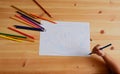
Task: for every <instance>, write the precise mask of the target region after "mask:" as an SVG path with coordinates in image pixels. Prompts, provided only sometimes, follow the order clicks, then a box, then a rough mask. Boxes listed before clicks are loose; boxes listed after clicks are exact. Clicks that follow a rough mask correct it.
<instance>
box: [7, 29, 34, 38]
mask: <svg viewBox="0 0 120 74" xmlns="http://www.w3.org/2000/svg"><path fill="white" fill-rule="evenodd" d="M8 29H10V30H12V31H15V32H17V33H20V34H22V35H24V36H27V37H29V38H32V39H35V38H34V37H33V36H31V35H28V34H26V33H23V32H21V31H19V30H17V29H15V28H12V27H8Z"/></svg>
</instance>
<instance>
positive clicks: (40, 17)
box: [30, 13, 57, 24]
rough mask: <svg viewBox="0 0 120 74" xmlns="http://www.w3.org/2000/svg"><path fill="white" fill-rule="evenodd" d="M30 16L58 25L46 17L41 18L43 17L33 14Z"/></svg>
mask: <svg viewBox="0 0 120 74" xmlns="http://www.w3.org/2000/svg"><path fill="white" fill-rule="evenodd" d="M30 14H31V15H32V16H34V17H37V18H39V19H42V20H46V21H49V22H51V23H54V24H57V23H56V22H54V21H52V20H49V19H47V18H45V17H41V16H38V15H36V14H33V13H30Z"/></svg>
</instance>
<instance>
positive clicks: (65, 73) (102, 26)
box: [0, 0, 120, 74]
mask: <svg viewBox="0 0 120 74" xmlns="http://www.w3.org/2000/svg"><path fill="white" fill-rule="evenodd" d="M38 1H39V3H40V4H41V5H42V6H43V7H44V8H45V9H46V10H47V11H48V12H49V13H50V14H51V15H52V16H53V18H52V19H53V20H60V21H79V22H89V23H90V33H91V39H92V41H91V47H90V48H91V49H92V47H93V46H94V45H96V44H101V45H106V44H108V43H112V44H113V47H114V49H113V50H111V49H110V47H109V48H106V49H105V51H106V52H107V53H108V54H109V55H111V56H112V57H113V58H115V59H116V61H118V62H120V59H119V58H120V56H119V55H120V49H119V47H120V46H119V45H120V1H119V0H38ZM11 5H15V6H17V7H19V8H21V9H23V10H25V11H27V12H31V13H35V14H38V15H41V14H42V15H43V16H44V17H47V18H49V17H48V16H47V15H46V14H45V13H44V12H43V11H42V10H41V9H40V8H39V7H38V6H37V5H36V4H35V3H34V2H33V1H32V0H0V32H5V33H11V34H18V33H16V32H13V31H11V30H9V29H7V27H8V26H13V25H15V24H21V23H19V22H17V21H15V20H12V19H10V18H9V17H10V16H14V15H15V14H16V13H15V11H16V10H15V9H13V8H12V7H10V6H11ZM39 21H40V20H39ZM21 25H22V24H21ZM101 30H104V32H103V33H101ZM21 31H22V30H21ZM24 32H26V33H29V34H31V35H33V36H34V37H35V38H36V40H35V42H27V41H24V42H15V41H11V40H6V39H2V38H0V74H2V73H6V74H13V73H16V74H19V73H22V74H23V73H24V74H26V73H32V74H37V73H38V74H109V73H108V72H109V71H108V69H107V67H106V66H105V64H104V62H103V60H102V59H101V58H100V57H98V56H96V55H92V56H91V57H47V56H39V55H38V52H39V34H40V33H39V32H35V31H25V30H24Z"/></svg>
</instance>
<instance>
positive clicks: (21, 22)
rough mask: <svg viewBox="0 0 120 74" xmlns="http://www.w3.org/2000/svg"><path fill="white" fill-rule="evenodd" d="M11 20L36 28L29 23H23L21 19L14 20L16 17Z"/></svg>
mask: <svg viewBox="0 0 120 74" xmlns="http://www.w3.org/2000/svg"><path fill="white" fill-rule="evenodd" d="M10 18H11V19H13V20H16V21H18V22H20V23H23V24H26V25H28V26H31V27H34V26H33V25H31V24H29V23H27V22H24V21H21V20H19V19H16V18H14V17H10Z"/></svg>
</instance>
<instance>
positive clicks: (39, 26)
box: [22, 16, 45, 30]
mask: <svg viewBox="0 0 120 74" xmlns="http://www.w3.org/2000/svg"><path fill="white" fill-rule="evenodd" d="M22 17H23V18H24V19H26V20H28V21H29V22H31V23H33V24H34V25H36V26H38V28H40V29H41V30H45V29H44V28H43V27H42V26H41V25H39V24H37V23H35V22H33V21H32V20H30V19H28V18H26V17H24V16H22Z"/></svg>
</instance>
